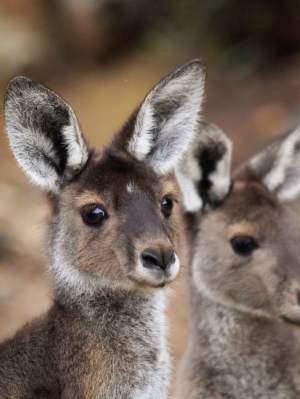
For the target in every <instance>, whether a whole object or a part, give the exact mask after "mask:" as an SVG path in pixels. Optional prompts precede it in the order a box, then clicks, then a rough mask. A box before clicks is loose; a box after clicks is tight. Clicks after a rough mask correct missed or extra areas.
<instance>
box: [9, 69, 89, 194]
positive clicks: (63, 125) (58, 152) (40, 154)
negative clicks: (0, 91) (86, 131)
mask: <svg viewBox="0 0 300 399" xmlns="http://www.w3.org/2000/svg"><path fill="white" fill-rule="evenodd" d="M5 120H6V131H7V134H8V138H9V141H10V145H11V148H12V151H13V153H14V156H15V157H16V159H17V161H18V163H19V164H20V166H21V167H22V168H23V169H24V171H25V172H26V174H27V175H28V176H29V177H30V178H31V180H32V181H33V183H35V184H36V185H38V186H40V187H41V188H42V189H44V190H46V191H49V192H52V193H57V192H58V191H59V189H60V186H61V184H62V183H63V182H64V181H65V180H67V179H70V178H72V177H73V176H74V174H76V173H78V172H79V171H80V170H81V169H82V168H83V166H84V165H85V163H86V161H87V158H88V150H87V147H86V144H85V142H84V139H83V137H82V135H81V132H80V129H79V125H78V122H77V119H76V116H75V114H74V112H73V111H72V109H71V107H70V106H69V105H68V104H67V103H66V102H65V101H64V100H63V99H62V98H60V97H59V96H58V95H56V94H55V93H53V92H52V91H50V90H48V89H47V88H45V87H43V86H42V85H40V84H38V83H35V82H33V81H32V80H30V79H27V78H24V77H17V78H15V79H13V80H12V81H11V82H10V83H9V86H8V88H7V92H6V98H5Z"/></svg>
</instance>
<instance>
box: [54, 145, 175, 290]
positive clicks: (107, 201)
mask: <svg viewBox="0 0 300 399" xmlns="http://www.w3.org/2000/svg"><path fill="white" fill-rule="evenodd" d="M179 201H180V193H179V190H178V188H177V185H176V181H175V179H174V176H173V175H172V174H169V175H168V176H165V177H164V178H163V179H162V178H161V177H160V176H158V175H157V174H156V173H155V172H154V171H152V170H149V169H147V168H146V167H145V166H144V165H143V164H142V163H141V162H138V161H135V160H134V159H130V158H129V157H128V156H127V158H126V157H125V156H124V155H120V154H114V153H113V152H112V151H110V150H107V151H105V152H104V153H103V154H94V155H93V156H91V158H90V160H89V162H88V164H87V166H86V168H85V170H84V172H83V173H82V174H81V175H80V176H79V177H78V179H77V180H76V181H74V182H73V183H72V184H70V185H69V186H67V187H66V188H65V189H64V190H63V191H62V193H61V196H60V199H59V202H58V204H57V206H56V209H57V211H56V214H55V216H54V222H53V224H52V231H53V233H52V237H53V240H52V245H53V249H54V251H53V253H54V254H55V256H56V257H57V260H56V259H53V261H54V262H55V261H57V262H61V263H62V264H65V270H67V269H68V267H69V266H68V265H75V267H76V269H77V270H78V271H79V270H80V271H81V272H82V273H84V274H86V275H87V276H90V277H91V276H93V277H94V278H95V279H98V280H99V281H101V284H102V283H104V282H105V283H106V284H109V285H110V286H113V285H118V286H122V287H124V288H128V287H132V286H140V287H145V286H153V287H157V286H162V285H164V284H166V283H169V282H171V281H173V280H174V278H175V277H176V276H177V274H178V271H179V259H180V258H181V256H180V245H181V241H182V239H183V237H181V235H182V233H181V232H182V223H183V221H182V220H181V212H180V204H179ZM58 254H59V256H58Z"/></svg>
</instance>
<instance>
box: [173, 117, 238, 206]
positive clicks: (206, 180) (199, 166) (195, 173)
mask: <svg viewBox="0 0 300 399" xmlns="http://www.w3.org/2000/svg"><path fill="white" fill-rule="evenodd" d="M231 157H232V143H231V141H230V140H229V138H228V137H227V136H226V135H225V133H224V132H223V131H222V130H221V129H219V128H218V127H217V126H216V125H212V124H208V123H206V122H201V123H199V125H198V134H197V137H196V139H195V140H194V142H193V144H192V145H191V146H190V148H189V149H188V151H187V152H186V154H185V156H184V158H183V160H182V161H181V162H179V164H178V165H177V167H176V176H177V180H178V183H179V186H180V188H181V191H182V194H183V204H184V208H185V210H186V211H187V212H192V213H194V212H197V211H199V210H200V209H201V208H202V207H203V206H204V205H205V204H208V205H215V204H217V203H219V202H221V201H222V200H223V199H224V198H225V196H226V195H227V194H228V192H229V190H230V185H231V173H230V170H231Z"/></svg>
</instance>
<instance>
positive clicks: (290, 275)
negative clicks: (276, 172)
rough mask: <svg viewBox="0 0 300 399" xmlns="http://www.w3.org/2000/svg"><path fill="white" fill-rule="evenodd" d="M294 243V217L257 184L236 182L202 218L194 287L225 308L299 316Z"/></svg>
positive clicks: (299, 260)
mask: <svg viewBox="0 0 300 399" xmlns="http://www.w3.org/2000/svg"><path fill="white" fill-rule="evenodd" d="M299 239H300V221H299V219H298V217H297V215H295V214H294V213H293V212H291V211H290V210H289V209H288V208H286V207H285V206H284V205H282V204H280V202H279V201H278V200H277V198H276V196H275V195H273V194H272V193H270V192H268V191H267V190H266V189H265V187H263V186H262V185H261V184H259V182H243V181H237V182H235V183H234V186H233V189H232V191H231V192H230V194H229V195H228V197H227V199H226V200H225V202H224V203H223V204H222V206H220V208H217V209H215V210H213V211H211V212H208V213H207V215H206V216H204V217H203V221H202V222H201V233H200V234H199V236H198V239H197V250H196V260H195V262H194V264H193V274H194V278H195V284H196V285H197V286H199V287H200V288H202V289H203V290H204V291H205V292H207V294H208V295H209V296H211V297H213V298H214V299H215V300H217V301H220V302H222V303H224V304H227V305H228V306H232V307H235V308H240V309H244V310H245V311H250V312H253V313H257V314H264V315H269V316H274V315H276V316H282V315H283V313H287V312H290V311H292V309H293V308H294V309H297V313H298V314H299V315H300V305H299V304H298V300H299V299H298V298H299V292H300V291H299V289H300V253H298V251H297V246H298V244H297V242H299ZM297 270H298V271H297ZM286 316H287V315H286Z"/></svg>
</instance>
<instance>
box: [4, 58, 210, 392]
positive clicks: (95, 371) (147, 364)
mask: <svg viewBox="0 0 300 399" xmlns="http://www.w3.org/2000/svg"><path fill="white" fill-rule="evenodd" d="M204 80H205V71H204V67H203V65H202V63H201V62H200V61H199V60H195V61H192V62H190V63H188V64H186V65H184V66H183V67H181V68H179V69H177V70H176V71H174V72H173V73H171V74H170V75H168V76H167V77H166V78H164V79H162V80H161V81H160V82H159V83H158V84H157V85H156V86H155V87H154V88H153V89H152V90H151V91H150V92H149V93H148V95H147V96H146V97H145V99H144V101H143V102H142V104H141V105H140V106H139V107H138V109H137V110H136V111H135V112H134V113H133V114H132V116H131V117H130V119H129V121H128V122H127V123H126V124H125V125H124V127H123V128H122V129H121V130H120V131H119V132H118V133H117V134H116V135H115V136H114V138H113V140H112V142H111V143H110V144H109V145H108V146H107V147H105V148H104V149H102V150H101V151H95V150H91V149H90V148H89V147H88V146H87V144H86V141H85V139H84V138H83V135H82V133H81V131H80V127H79V124H78V121H77V119H76V116H75V113H74V111H73V110H72V109H71V107H70V106H69V105H68V104H67V103H66V102H65V101H64V100H63V99H62V98H60V97H59V96H58V95H57V94H55V93H54V92H52V91H50V90H49V89H47V88H45V87H44V86H42V85H40V84H38V83H35V82H33V81H32V80H29V79H27V78H24V77H17V78H15V79H13V80H12V81H11V82H10V84H9V86H8V89H7V93H6V99H5V119H6V130H7V134H8V138H9V141H10V145H11V148H12V151H13V153H14V155H15V158H16V160H17V161H18V163H19V164H20V166H21V167H22V168H23V169H24V171H25V173H26V174H27V175H28V176H29V178H30V179H31V180H32V182H33V183H34V184H36V185H37V186H39V187H40V188H41V189H42V190H44V191H45V192H46V193H47V195H48V197H49V199H50V202H51V204H52V213H51V218H50V221H49V234H48V245H47V248H48V250H47V253H48V257H49V275H50V279H51V282H52V286H53V306H52V307H51V308H50V310H49V311H48V312H47V313H46V314H44V315H43V316H41V317H40V318H38V319H37V320H34V321H32V322H31V323H29V324H28V325H26V326H25V327H24V328H23V329H21V330H20V331H19V332H17V334H16V335H15V336H14V337H13V338H11V339H9V340H7V341H5V342H3V343H2V344H1V345H0V397H1V399H4V398H10V399H12V398H16V399H17V398H22V399H24V398H28V399H29V398H48V397H49V398H70V399H71V398H89V399H96V398H97V399H104V398H107V399H108V398H109V399H117V398H118V399H120V398H121V399H154V398H155V399H157V398H162V399H163V398H166V397H167V390H168V384H169V378H170V359H169V355H168V351H167V348H166V320H165V314H164V309H165V305H166V290H165V289H164V287H165V286H166V285H168V284H169V283H171V282H172V281H173V280H174V279H175V278H176V276H177V275H178V272H179V268H180V262H182V257H183V255H184V236H183V233H182V228H181V226H182V211H181V206H180V192H179V188H178V186H177V184H176V179H175V175H174V167H175V164H176V163H177V162H178V160H179V159H180V157H181V156H182V155H183V153H184V151H185V150H186V149H187V147H188V145H189V143H190V142H191V141H192V140H193V137H194V135H195V134H196V131H197V123H198V120H199V117H200V115H199V113H200V111H201V104H202V98H203V91H204Z"/></svg>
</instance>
